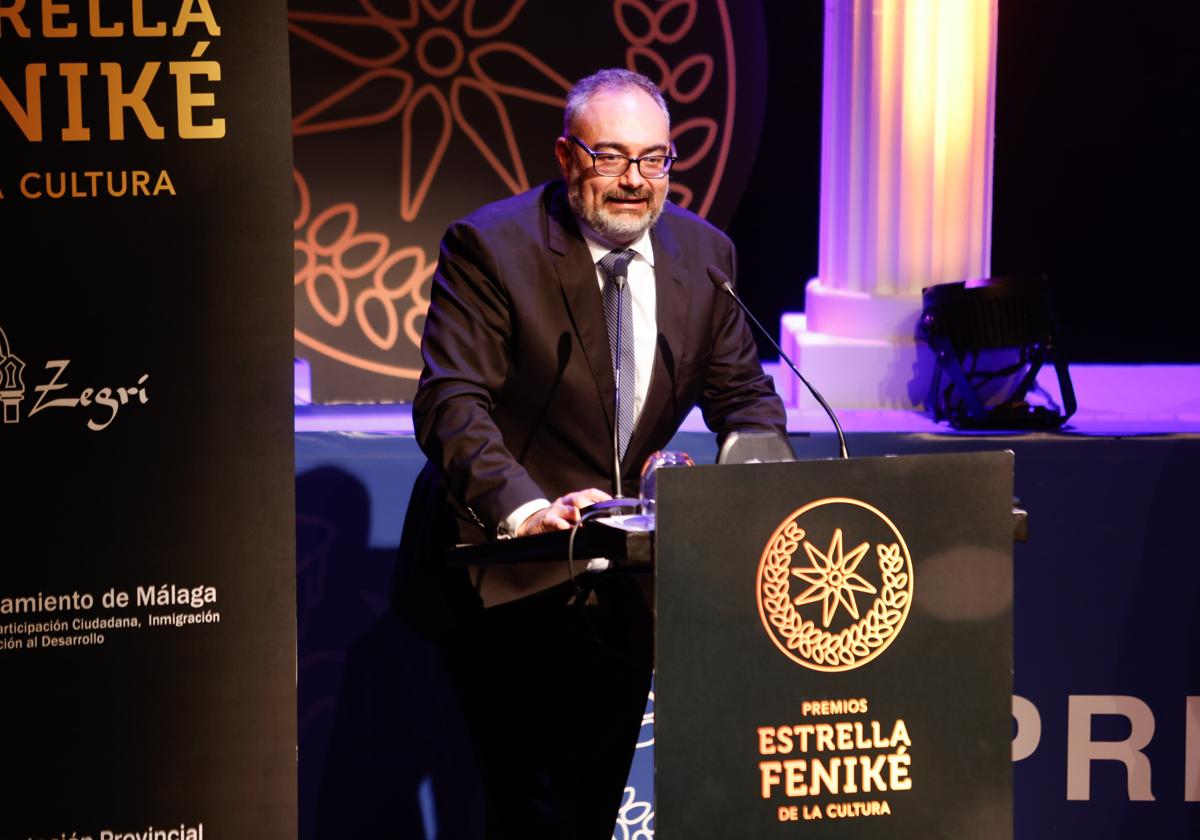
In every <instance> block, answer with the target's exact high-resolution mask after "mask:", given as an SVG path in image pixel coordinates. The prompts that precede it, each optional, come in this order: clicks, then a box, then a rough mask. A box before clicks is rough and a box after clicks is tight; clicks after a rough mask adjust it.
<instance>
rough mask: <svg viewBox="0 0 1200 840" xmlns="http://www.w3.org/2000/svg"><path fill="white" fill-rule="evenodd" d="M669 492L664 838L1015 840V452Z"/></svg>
mask: <svg viewBox="0 0 1200 840" xmlns="http://www.w3.org/2000/svg"><path fill="white" fill-rule="evenodd" d="M659 485H660V486H659V499H658V530H657V534H656V546H655V561H656V574H657V586H656V591H657V611H658V615H657V631H656V632H657V636H656V656H657V662H656V702H655V716H656V725H655V758H656V769H655V776H656V782H655V787H656V798H657V804H656V810H657V814H656V834H657V836H658V837H661V838H662V840H705V838H713V840H731V838H755V840H759V839H760V838H774V837H780V838H782V837H787V838H793V837H804V838H813V837H817V838H821V837H829V838H843V837H854V838H876V837H877V838H899V837H956V838H957V837H971V838H975V840H978V839H979V838H993V837H994V838H1011V836H1012V757H1011V737H1012V717H1011V703H1012V662H1013V660H1012V591H1013V590H1012V543H1013V505H1012V501H1013V456H1012V453H1011V452H991V453H971V454H951V455H917V456H905V457H885V458H862V459H852V460H847V461H804V462H794V463H781V464H747V465H736V466H733V465H725V466H719V467H695V468H691V469H675V470H664V471H663V473H662V474H661V475H660V477H659Z"/></svg>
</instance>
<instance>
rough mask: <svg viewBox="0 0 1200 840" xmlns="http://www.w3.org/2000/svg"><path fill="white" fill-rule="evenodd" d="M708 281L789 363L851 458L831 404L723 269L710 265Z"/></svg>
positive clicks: (844, 451) (841, 452)
mask: <svg viewBox="0 0 1200 840" xmlns="http://www.w3.org/2000/svg"><path fill="white" fill-rule="evenodd" d="M708 279H709V280H711V281H712V284H713V285H714V286H716V287H717V291H720V292H725V294H727V295H729V296H730V297H731V298H733V302H734V303H736V304H737V305H738V308H740V309H741V310H742V312H744V313H745V314H746V317H747V318H749V319H750V320H751V321H752V322H753V323H754V326H756V327H758V329H759V332H761V333H762V334H763V335H765V336H766V337H767V341H769V342H771V346H772V347H774V348H775V349H776V350H777V351H778V352H779V358H781V359H783V360H784V361H785V362H787V366H788V367H790V368H791V369H792V373H794V374H796V376H797V377H798V378H799V379H800V381H801V382H803V383H804V387H805V388H807V389H808V392H809V393H810V394H812V395H813V398H814V399H815V400H816V401H817V402H819V403H820V404H821V408H823V409H825V413H826V414H828V415H829V419H830V420H832V421H833V428H834V429H835V430H837V439H838V449H839V450H840V455H841V457H842V458H849V457H850V456H849V455H848V454H847V452H846V436H845V435H844V434H843V433H842V424H841V423H839V422H838V419H837V415H836V414H834V413H833V409H832V408H830V407H829V403H827V402H825V398H824V397H822V396H821V394H820V392H818V391H817V389H816V388H814V387H813V386H812V383H810V382H809V381H808V380H807V379H805V378H804V374H802V373H801V372H800V370H799V368H797V367H796V365H795V363H793V362H792V360H791V359H789V358H788V355H787V353H784V352H783V348H782V347H780V346H779V345H778V344H777V343H776V342H775V339H774V338H772V337H771V334H770V333H769V332H767V330H766V328H765V327H764V326H763V325H762V324H760V323H759V322H758V319H757V318H755V317H754V313H753V312H751V311H750V309H749V307H747V306H746V304H744V303H742V299H741V298H739V297H738V296H737V293H736V292H734V290H733V284H732V283H730V282H729V278H728V277H726V276H725V272H723V271H721V269H719V268H717V267H716V266H715V265H710V266H709V267H708Z"/></svg>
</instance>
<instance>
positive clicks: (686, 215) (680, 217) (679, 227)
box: [658, 201, 730, 242]
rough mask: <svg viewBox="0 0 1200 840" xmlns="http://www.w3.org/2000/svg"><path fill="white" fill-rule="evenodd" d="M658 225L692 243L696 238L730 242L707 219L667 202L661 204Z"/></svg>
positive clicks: (722, 232) (723, 233)
mask: <svg viewBox="0 0 1200 840" xmlns="http://www.w3.org/2000/svg"><path fill="white" fill-rule="evenodd" d="M658 223H659V224H660V225H663V224H665V225H666V226H667V227H668V228H669V229H670V230H671V232H672V233H674V234H675V235H676V236H678V237H680V238H681V239H684V240H688V241H693V240H695V239H697V238H701V239H703V238H710V237H711V238H713V239H715V240H718V241H721V242H729V241H730V240H729V237H728V236H727V235H726V234H725V232H724V231H723V230H721V229H720V228H718V227H716V226H715V225H713V224H712V223H711V222H709V221H708V220H707V219H704V218H702V217H701V216H698V215H696V214H695V213H693V212H692V211H691V210H687V209H685V208H683V207H680V206H679V205H678V204H674V203H672V202H669V201H668V202H666V203H665V204H663V211H662V215H661V216H659V219H658Z"/></svg>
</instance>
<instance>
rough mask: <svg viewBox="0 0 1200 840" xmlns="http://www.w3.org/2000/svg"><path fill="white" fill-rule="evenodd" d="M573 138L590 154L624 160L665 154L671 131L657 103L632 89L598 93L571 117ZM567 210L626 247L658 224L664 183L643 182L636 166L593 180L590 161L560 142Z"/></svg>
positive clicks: (558, 149)
mask: <svg viewBox="0 0 1200 840" xmlns="http://www.w3.org/2000/svg"><path fill="white" fill-rule="evenodd" d="M573 133H574V134H575V136H576V137H578V138H579V139H580V140H582V141H583V142H584V143H586V144H587V145H588V146H589V147H591V149H592V150H593V151H597V152H615V153H617V154H622V155H625V156H626V157H642V156H643V155H655V154H661V155H665V154H669V153H670V148H671V137H670V129H669V127H668V126H667V117H666V115H665V114H664V113H663V112H662V109H661V108H659V107H658V104H657V103H656V102H655V101H654V100H653V99H651V98H650V96H649V95H648V94H646V93H645V92H643V91H641V90H638V89H636V88H633V89H630V90H619V91H612V92H607V91H602V92H600V93H598V94H596V95H595V96H593V97H592V98H591V99H590V100H588V102H587V104H586V105H585V106H584V107H583V108H582V109H581V110H580V111H579V113H578V114H577V115H576V123H575V126H574V131H573ZM554 152H555V156H556V157H557V158H558V165H559V168H560V169H561V170H562V174H563V178H564V179H565V180H566V182H567V198H568V200H569V201H570V204H571V209H572V210H573V211H574V212H575V214H576V215H578V216H579V217H580V218H581V219H583V220H584V221H585V222H587V224H588V225H590V226H591V227H592V228H593V229H594V230H595V231H596V232H597V233H599V234H600V235H601V236H603V237H605V238H606V239H608V240H610V241H612V242H613V244H615V245H628V244H629V243H631V242H633V241H634V240H635V239H637V238H638V237H639V236H641V235H642V232H643V231H645V230H646V229H647V228H648V227H650V226H651V225H652V224H654V222H655V221H656V220H657V219H658V215H659V213H661V212H662V207H663V201H664V200H665V199H666V196H667V179H666V178H656V179H649V178H643V177H642V175H641V173H640V172H639V171H638V167H637V166H636V165H631V166H630V167H629V168H628V169H627V170H625V174H624V175H616V176H609V175H597V174H596V170H595V169H594V168H593V167H592V158H591V156H590V155H588V154H587V153H586V152H584V150H583V149H581V148H579V146H578V145H576V144H575V143H572V142H571V141H570V140H568V139H567V138H565V137H560V138H558V140H557V141H556V143H555V146H554Z"/></svg>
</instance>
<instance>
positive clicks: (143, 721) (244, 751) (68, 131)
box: [0, 0, 296, 840]
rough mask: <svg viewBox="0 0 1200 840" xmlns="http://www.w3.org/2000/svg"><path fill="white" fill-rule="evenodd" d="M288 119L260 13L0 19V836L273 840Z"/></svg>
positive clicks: (63, 5) (287, 832)
mask: <svg viewBox="0 0 1200 840" xmlns="http://www.w3.org/2000/svg"><path fill="white" fill-rule="evenodd" d="M288 104H289V100H288V78H287V38H286V9H285V7H284V4H283V2H282V0H279V2H254V3H246V2H240V1H239V0H169V2H167V1H166V0H164V2H156V3H140V2H134V3H128V2H92V3H84V2H72V3H67V2H59V3H51V2H44V3H26V4H22V3H20V2H18V3H15V4H14V3H12V2H7V3H3V4H0V147H2V148H3V149H4V155H3V158H2V159H0V242H2V244H3V251H4V262H3V285H2V286H0V403H2V412H3V414H2V417H0V421H2V422H0V477H2V483H3V487H4V491H3V497H2V499H0V505H2V508H0V534H2V537H0V545H2V548H0V685H2V686H3V690H2V691H0V697H2V698H3V699H0V731H3V733H4V735H3V762H2V769H0V838H3V840H9V838H20V840H26V838H31V837H36V838H42V837H80V838H84V837H90V838H96V840H99V838H102V837H114V836H115V837H122V836H138V837H141V836H151V835H153V836H155V837H160V836H161V837H168V836H169V837H172V838H198V837H204V836H206V837H210V838H211V837H222V838H246V839H247V840H250V838H254V839H255V840H257V838H264V837H272V838H276V837H278V838H286V837H291V836H294V834H295V831H296V817H295V812H296V797H295V792H294V786H295V781H294V779H295V759H296V754H295V736H294V731H295V713H294V702H295V701H294V697H295V693H294V676H295V666H294V638H295V636H294V612H295V607H294V591H295V585H294V567H293V565H292V564H293V551H294V542H293V539H294V537H293V534H294V532H293V529H292V516H293V484H292V473H291V469H292V435H291V431H290V429H291V407H290V384H291V379H290V377H291V338H290V332H291V321H292V305H291V298H290V296H289V294H288V287H287V277H288V272H289V247H288V244H289V224H288V223H289V221H290V219H291V216H292V203H293V189H292V184H291V178H290V169H291V159H290V158H291V155H290V138H289V136H288V117H289V115H288ZM159 832H162V833H161V834H160V833H159Z"/></svg>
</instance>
